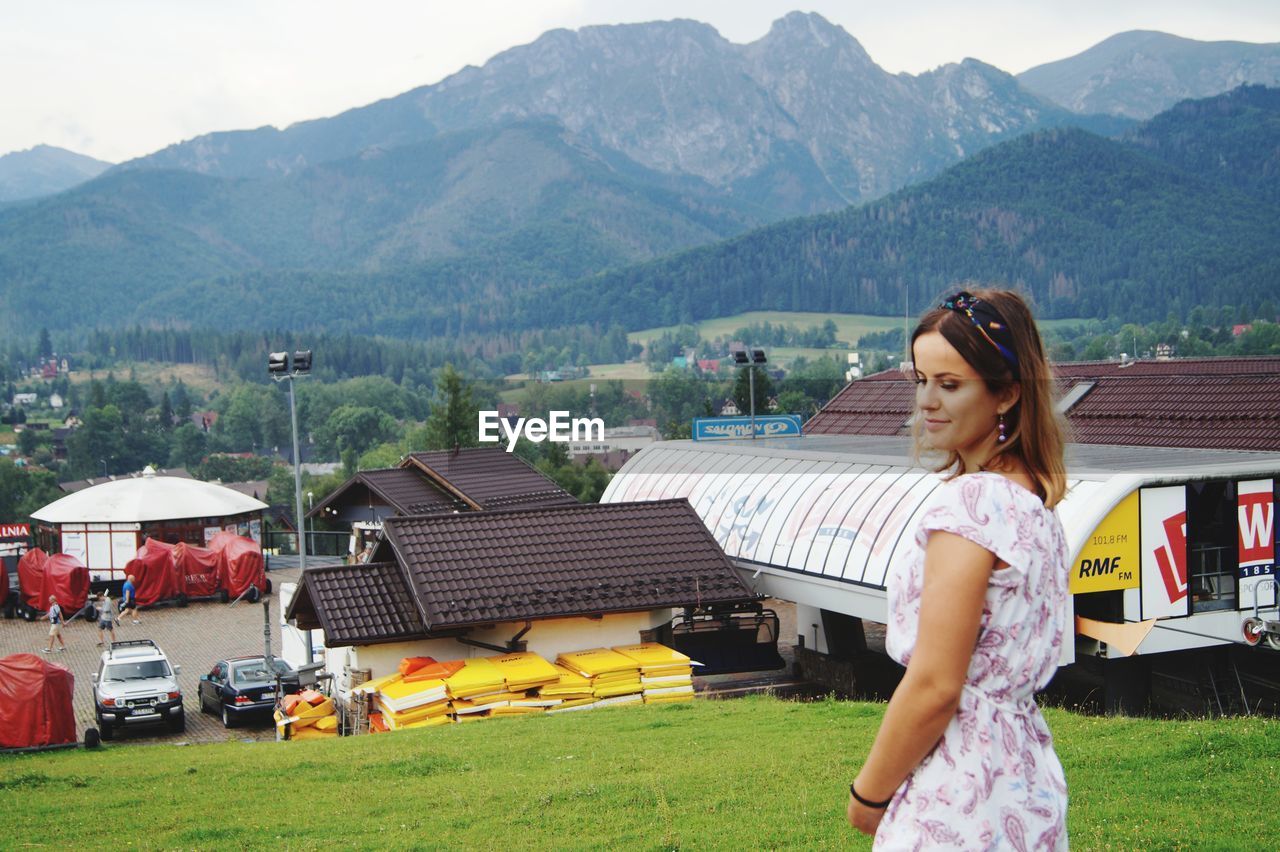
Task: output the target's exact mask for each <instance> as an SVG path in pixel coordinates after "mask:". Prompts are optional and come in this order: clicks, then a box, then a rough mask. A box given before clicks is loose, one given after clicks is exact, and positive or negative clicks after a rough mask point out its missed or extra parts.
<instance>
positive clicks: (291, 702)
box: [275, 689, 338, 740]
mask: <svg viewBox="0 0 1280 852" xmlns="http://www.w3.org/2000/svg"><path fill="white" fill-rule="evenodd" d="M282 706H283V712H281V711H280V710H277V711H276V712H275V719H276V727H277V728H280V729H281V733H282V735H283V736H284V738H285V739H289V740H313V739H324V738H326V737H336V736H337V735H338V716H337V711H336V710H335V709H334V706H333V699H331V698H328V697H326V696H325V695H322V694H321V693H319V692H316V691H315V690H313V689H307V690H303V692H302V693H301V694H299V695H286V696H285V697H284V700H283V702H282Z"/></svg>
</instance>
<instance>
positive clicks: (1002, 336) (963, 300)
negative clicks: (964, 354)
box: [939, 290, 1022, 381]
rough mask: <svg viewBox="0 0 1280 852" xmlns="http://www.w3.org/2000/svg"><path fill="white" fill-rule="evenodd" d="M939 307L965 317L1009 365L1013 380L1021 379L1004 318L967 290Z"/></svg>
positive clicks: (1011, 338) (1011, 336) (1011, 337)
mask: <svg viewBox="0 0 1280 852" xmlns="http://www.w3.org/2000/svg"><path fill="white" fill-rule="evenodd" d="M939 307H943V308H946V309H947V310H949V311H955V312H956V313H958V314H964V315H965V316H967V317H968V318H969V321H970V322H972V323H973V324H974V327H976V328H977V329H978V331H979V332H981V333H982V336H983V337H985V338H986V340H987V342H988V343H990V344H991V345H992V346H994V347H995V348H996V351H997V352H999V353H1000V357H1001V358H1004V360H1005V363H1006V364H1008V365H1009V372H1011V373H1013V378H1014V380H1015V381H1016V380H1020V379H1021V377H1022V376H1021V371H1020V370H1019V368H1018V356H1017V355H1015V354H1014V352H1013V335H1012V334H1011V333H1010V332H1009V324H1008V323H1006V322H1005V321H1004V317H1002V316H1000V313H999V311H997V310H996V309H995V308H994V307H992V306H991V305H988V304H987V303H986V302H984V301H982V300H981V299H979V298H978V297H977V296H975V295H973V294H972V293H970V292H969V291H967V290H961V291H960V292H959V293H956V294H955V295H954V296H951V297H950V298H948V299H946V300H944V301H943V303H942V304H941V305H940V306H939Z"/></svg>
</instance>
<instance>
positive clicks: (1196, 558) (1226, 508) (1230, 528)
mask: <svg viewBox="0 0 1280 852" xmlns="http://www.w3.org/2000/svg"><path fill="white" fill-rule="evenodd" d="M1238 562H1239V556H1238V547H1237V542H1236V485H1235V483H1234V482H1195V483H1192V484H1191V485H1189V486H1188V487H1187V590H1188V594H1189V595H1190V596H1191V612H1192V613H1193V614H1194V613H1197V612H1211V611H1214V610H1222V609H1235V608H1236V574H1237V571H1236V566H1237V563H1238Z"/></svg>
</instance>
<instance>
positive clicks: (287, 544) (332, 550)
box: [262, 530, 351, 556]
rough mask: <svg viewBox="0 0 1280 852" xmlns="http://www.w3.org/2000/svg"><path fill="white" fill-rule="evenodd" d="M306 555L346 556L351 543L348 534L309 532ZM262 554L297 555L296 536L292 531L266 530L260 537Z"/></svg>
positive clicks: (349, 534)
mask: <svg viewBox="0 0 1280 852" xmlns="http://www.w3.org/2000/svg"><path fill="white" fill-rule="evenodd" d="M306 535H307V553H308V554H309V555H314V556H346V555H347V548H348V547H349V546H350V543H351V533H349V532H328V531H324V530H311V531H309V532H308V533H307V534H306ZM262 549H263V552H265V553H269V554H275V555H279V556H296V555H297V554H298V534H297V533H295V532H294V531H293V530H267V531H266V532H264V533H263V536H262Z"/></svg>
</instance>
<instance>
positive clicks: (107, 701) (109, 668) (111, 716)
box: [93, 639, 187, 740]
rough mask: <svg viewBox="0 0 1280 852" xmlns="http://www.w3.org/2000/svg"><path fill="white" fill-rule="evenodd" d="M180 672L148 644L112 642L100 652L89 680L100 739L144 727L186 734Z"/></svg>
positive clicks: (138, 640) (132, 641)
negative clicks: (100, 654) (90, 681)
mask: <svg viewBox="0 0 1280 852" xmlns="http://www.w3.org/2000/svg"><path fill="white" fill-rule="evenodd" d="M180 671H182V667H181V666H171V665H170V664H169V658H168V657H166V656H165V653H164V651H162V650H160V646H159V645H157V644H156V643H155V642H153V641H152V640H150V639H132V640H128V641H125V642H115V643H113V644H112V645H111V647H110V648H109V649H108V650H106V651H103V652H102V657H101V659H99V661H98V670H97V672H95V673H94V675H93V712H94V715H95V716H96V717H97V719H98V730H99V732H100V733H101V734H102V738H103V739H104V740H109V739H111V738H112V737H114V736H115V732H116V730H117V729H119V728H132V727H134V726H143V725H154V724H164V725H167V726H168V728H169V730H170V731H173V732H175V733H176V732H179V731H184V730H186V727H187V717H186V714H185V713H183V710H182V690H181V689H180V688H179V687H178V673H179V672H180Z"/></svg>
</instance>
